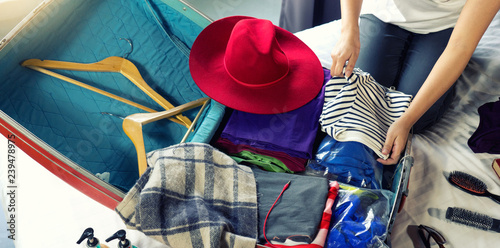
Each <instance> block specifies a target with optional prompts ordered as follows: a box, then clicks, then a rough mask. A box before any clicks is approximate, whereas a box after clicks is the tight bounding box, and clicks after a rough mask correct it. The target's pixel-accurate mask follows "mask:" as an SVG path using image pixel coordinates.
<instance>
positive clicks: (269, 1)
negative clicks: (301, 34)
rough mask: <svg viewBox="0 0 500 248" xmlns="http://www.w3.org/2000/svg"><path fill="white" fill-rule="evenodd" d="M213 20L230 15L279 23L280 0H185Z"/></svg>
mask: <svg viewBox="0 0 500 248" xmlns="http://www.w3.org/2000/svg"><path fill="white" fill-rule="evenodd" d="M185 1H186V2H188V3H190V4H191V5H192V6H193V7H195V8H196V9H198V10H200V11H201V12H203V13H204V14H206V15H207V16H208V17H210V18H211V19H213V20H217V19H220V18H222V17H227V16H232V15H245V16H252V17H257V18H262V19H268V20H270V21H272V22H273V23H274V24H275V25H279V17H280V12H281V0H185Z"/></svg>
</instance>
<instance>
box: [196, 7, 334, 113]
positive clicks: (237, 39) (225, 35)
mask: <svg viewBox="0 0 500 248" xmlns="http://www.w3.org/2000/svg"><path fill="white" fill-rule="evenodd" d="M189 69H190V72H191V75H192V77H193V79H194V81H195V83H196V84H197V85H198V87H199V88H200V89H201V90H202V91H203V92H204V93H205V94H207V95H208V96H209V97H211V98H212V99H214V100H215V101H217V102H219V103H221V104H223V105H225V106H227V107H230V108H233V109H237V110H241V111H244V112H249V113H255V114H278V113H283V112H287V111H291V110H294V109H297V108H299V107H301V106H303V105H304V104H306V103H308V102H309V101H311V100H312V99H313V98H314V97H316V95H317V94H318V93H319V91H320V90H321V87H322V85H323V80H324V76H323V69H322V67H321V64H320V62H319V59H318V58H317V56H316V55H315V54H314V52H313V51H312V50H311V49H310V48H309V47H308V46H307V45H306V44H304V43H303V42H302V41H301V40H300V39H299V38H297V37H296V36H295V35H293V34H292V33H290V32H289V31H286V30H284V29H282V28H280V27H277V26H275V25H273V24H272V23H271V21H269V20H264V19H257V18H253V17H247V16H231V17H226V18H223V19H220V20H217V21H214V22H213V23H211V24H210V25H208V26H207V27H206V28H205V29H203V31H202V32H201V33H200V34H199V35H198V37H197V38H196V40H195V42H194V44H193V46H192V49H191V54H190V57H189Z"/></svg>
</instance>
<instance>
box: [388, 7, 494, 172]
mask: <svg viewBox="0 0 500 248" xmlns="http://www.w3.org/2000/svg"><path fill="white" fill-rule="evenodd" d="M499 9H500V1H498V0H468V1H467V3H466V4H465V6H464V8H463V9H462V12H461V13H460V17H459V18H458V22H457V24H456V26H455V28H454V30H453V32H452V34H451V37H450V40H449V42H448V44H447V46H446V48H445V50H444V52H443V53H442V54H441V56H440V57H439V59H438V61H437V62H436V64H435V65H434V67H433V68H432V70H431V72H430V73H429V76H428V77H427V79H426V80H425V82H424V84H423V85H422V87H421V88H420V90H419V91H418V93H417V95H416V96H415V98H414V99H413V101H412V103H411V105H410V107H409V108H408V109H407V110H406V112H405V113H404V114H403V115H402V116H401V117H400V118H399V119H398V120H396V121H395V122H394V123H393V124H392V125H391V127H390V128H389V130H388V132H387V137H386V141H385V144H384V148H383V149H382V153H383V154H390V153H391V156H390V158H389V159H387V160H383V159H379V162H381V163H383V164H394V163H397V161H398V160H399V156H400V154H401V151H402V150H403V149H404V146H405V145H406V140H407V138H408V133H409V132H410V129H411V127H412V126H413V124H415V122H417V120H418V119H419V118H420V117H421V116H422V115H423V114H424V113H425V112H426V111H427V110H428V109H429V108H430V107H431V106H432V105H433V104H434V103H435V102H436V101H437V100H438V99H439V98H440V97H441V96H442V95H443V94H444V93H445V92H446V91H447V90H448V89H449V88H450V87H451V86H452V85H453V84H454V83H455V82H456V81H457V79H458V78H459V77H460V75H461V74H462V72H463V70H464V69H465V66H467V63H468V62H469V60H470V58H471V57H472V54H473V53H474V50H475V49H476V47H477V44H478V43H479V40H480V39H481V37H482V36H483V34H484V32H485V31H486V29H487V28H488V26H489V25H490V23H491V20H492V19H493V17H495V14H496V13H497V12H498V11H499Z"/></svg>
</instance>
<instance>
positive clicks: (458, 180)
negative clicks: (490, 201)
mask: <svg viewBox="0 0 500 248" xmlns="http://www.w3.org/2000/svg"><path fill="white" fill-rule="evenodd" d="M449 180H450V181H451V182H453V183H454V184H455V185H457V186H459V187H461V188H463V189H466V190H468V191H471V192H474V193H477V194H484V193H485V192H486V190H487V186H486V184H485V183H484V182H483V181H481V180H480V179H478V178H476V177H474V176H471V175H469V174H467V173H465V172H461V171H453V172H451V173H450V176H449Z"/></svg>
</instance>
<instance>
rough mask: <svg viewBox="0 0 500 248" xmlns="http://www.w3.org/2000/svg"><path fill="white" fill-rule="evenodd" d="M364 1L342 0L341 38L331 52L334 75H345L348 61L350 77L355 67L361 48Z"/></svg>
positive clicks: (348, 74) (331, 72) (331, 70)
mask: <svg viewBox="0 0 500 248" xmlns="http://www.w3.org/2000/svg"><path fill="white" fill-rule="evenodd" d="M362 3H363V1H362V0H341V1H340V7H341V11H340V12H341V16H342V19H341V29H340V39H339V41H338V42H337V43H336V44H335V47H334V48H333V50H332V52H331V56H332V67H331V69H330V74H332V76H343V74H342V71H343V69H344V65H345V63H346V61H349V62H348V64H347V66H346V69H345V76H346V77H349V76H350V75H351V73H352V70H353V69H354V65H355V64H356V60H357V59H358V55H359V49H360V43H359V14H360V12H361V5H362Z"/></svg>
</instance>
